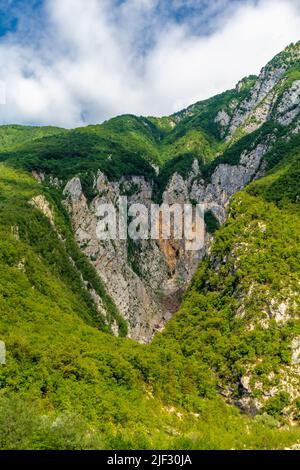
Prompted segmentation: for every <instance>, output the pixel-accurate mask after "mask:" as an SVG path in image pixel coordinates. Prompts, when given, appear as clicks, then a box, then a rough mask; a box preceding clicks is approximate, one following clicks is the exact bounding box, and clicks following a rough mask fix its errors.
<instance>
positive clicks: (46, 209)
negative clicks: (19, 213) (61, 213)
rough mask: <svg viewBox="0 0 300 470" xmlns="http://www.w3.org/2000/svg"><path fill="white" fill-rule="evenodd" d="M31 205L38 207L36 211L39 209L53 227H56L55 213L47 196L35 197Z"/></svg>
mask: <svg viewBox="0 0 300 470" xmlns="http://www.w3.org/2000/svg"><path fill="white" fill-rule="evenodd" d="M30 204H31V205H32V206H34V207H36V209H39V210H40V211H41V212H42V213H43V214H44V215H45V216H46V217H47V219H48V220H49V222H50V223H51V225H54V217H53V212H52V210H51V208H50V205H49V202H48V201H47V199H46V198H45V196H43V195H42V194H41V195H39V196H35V197H33V198H32V199H31V201H30Z"/></svg>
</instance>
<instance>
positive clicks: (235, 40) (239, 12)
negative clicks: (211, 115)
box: [0, 0, 300, 127]
mask: <svg viewBox="0 0 300 470" xmlns="http://www.w3.org/2000/svg"><path fill="white" fill-rule="evenodd" d="M176 1H177V2H180V1H181V0H176ZM197 1H199V0H195V2H194V3H195V4H196V3H197ZM113 3H114V0H89V1H88V2H86V0H48V1H47V10H46V12H47V17H48V21H47V25H48V26H47V28H46V29H45V30H44V31H39V35H38V34H33V37H34V36H36V40H35V41H33V42H32V43H31V45H30V46H29V45H24V41H22V39H23V38H20V36H19V35H18V34H17V33H16V35H10V36H8V37H7V38H4V39H3V40H2V41H0V80H3V81H5V82H6V99H7V101H6V103H7V104H6V105H5V106H4V105H2V106H0V119H1V121H2V122H5V123H11V122H16V123H38V124H55V125H60V126H66V127H73V126H79V125H82V124H84V123H91V122H93V123H96V122H101V121H102V120H103V119H106V118H109V117H112V116H114V115H116V114H121V113H134V114H143V115H165V114H171V113H172V112H174V111H176V110H178V109H181V108H182V107H185V106H187V105H189V104H191V103H193V102H195V101H198V100H200V99H204V98H208V97H209V96H212V95H214V94H216V93H219V92H222V91H224V90H225V89H228V88H232V87H233V86H234V85H235V84H236V82H237V81H238V80H240V79H241V78H242V77H244V76H246V75H249V74H252V73H258V72H259V70H260V69H261V67H262V66H263V65H265V63H266V62H267V61H268V60H270V59H271V58H272V57H273V56H274V55H275V54H276V53H278V52H280V50H282V49H283V48H284V47H285V46H286V45H288V44H289V43H290V42H292V41H297V40H298V39H299V30H300V11H299V8H298V7H299V1H298V0H297V1H296V0H260V1H259V2H258V3H257V4H256V5H255V4H254V3H253V1H251V0H249V1H246V0H245V1H243V2H241V1H240V2H229V1H228V0H215V2H209V3H210V8H211V11H214V9H213V7H214V6H215V7H217V6H218V5H217V4H219V6H220V5H221V6H222V8H223V14H221V15H220V12H219V14H218V15H217V17H216V18H215V20H214V21H215V22H216V23H215V25H214V26H216V25H217V28H215V29H214V30H213V32H212V34H210V35H206V36H203V35H202V36H201V35H199V34H197V33H198V31H197V28H196V26H195V25H196V24H197V21H196V20H197V18H196V17H194V18H193V19H192V20H189V21H187V22H185V23H184V22H183V23H176V22H175V21H174V20H172V18H169V20H168V21H166V15H160V16H159V15H158V14H157V7H158V6H159V3H160V2H159V0H126V1H124V2H123V4H122V5H121V7H117V6H113ZM189 3H190V4H193V2H192V0H189ZM213 3H214V4H215V5H212V4H213ZM230 3H231V4H233V3H234V4H235V9H234V10H233V9H232V8H230V9H228V8H226V5H227V6H228V5H229V4H230ZM231 6H232V5H231ZM195 11H196V10H195ZM195 15H196V13H195ZM206 17H207V11H206Z"/></svg>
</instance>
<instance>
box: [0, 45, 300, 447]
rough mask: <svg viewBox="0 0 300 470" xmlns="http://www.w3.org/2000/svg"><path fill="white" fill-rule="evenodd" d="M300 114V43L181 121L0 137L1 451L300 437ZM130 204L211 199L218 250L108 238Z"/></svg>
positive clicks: (258, 443) (138, 120)
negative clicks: (110, 225)
mask: <svg viewBox="0 0 300 470" xmlns="http://www.w3.org/2000/svg"><path fill="white" fill-rule="evenodd" d="M299 111H300V43H297V44H292V45H290V46H289V47H288V48H286V49H285V50H284V51H283V52H282V53H280V54H279V55H278V56H276V57H275V58H274V59H273V60H272V61H271V62H270V63H269V64H267V66H266V67H265V68H264V69H263V70H262V71H261V73H260V75H259V76H258V77H256V76H250V77H247V78H245V79H243V80H241V81H240V82H239V83H238V85H237V87H236V88H235V89H234V90H230V91H227V92H225V93H223V94H221V95H218V96H216V97H213V98H211V99H209V100H206V101H204V102H199V103H196V104H194V105H192V106H190V107H189V108H187V109H185V110H183V111H181V112H179V113H176V114H174V115H172V116H169V117H164V118H152V117H147V118H144V117H136V116H132V115H125V116H119V117H116V118H114V119H112V120H110V121H107V122H105V123H103V124H102V125H97V126H88V127H85V128H81V129H75V130H65V129H58V128H52V127H47V128H39V127H37V128H30V127H22V126H2V127H0V214H1V216H0V231H1V239H0V240H1V241H0V244H1V250H0V269H1V277H0V284H1V289H0V293H1V296H0V311H1V318H0V340H2V341H4V342H5V345H6V351H7V360H6V365H0V388H1V391H0V403H1V407H0V423H1V426H0V447H2V448H15V447H17V448H58V449H60V448H120V449H125V448H126V449H127V448H245V447H247V448H284V447H293V446H294V447H295V446H297V445H298V442H299V439H300V437H299V428H298V424H297V422H298V419H299V416H300V415H299V410H300V379H299V377H300V369H299V367H300V365H299V364H300V356H299V354H300V327H299V325H300V324H299V313H298V312H299V303H300V272H299V265H300V264H299V259H300V240H299V233H300V231H299V227H300V213H299V201H300V184H299V181H300V179H299V174H298V173H299V159H300V140H299V129H300V118H299ZM120 195H126V196H127V197H128V201H129V203H134V202H140V203H143V204H145V205H146V206H147V207H149V206H150V205H151V204H152V203H161V202H166V203H169V204H173V203H178V204H180V205H184V204H185V203H188V202H190V203H192V204H196V203H205V207H206V214H205V221H206V226H207V235H206V240H205V245H204V247H203V249H202V250H200V251H196V252H189V251H186V250H185V249H184V244H183V242H180V241H178V240H174V239H172V238H171V239H170V240H161V239H159V240H142V241H133V240H130V239H128V240H127V241H126V240H107V241H100V240H98V239H97V237H96V234H95V227H96V224H97V220H98V218H97V208H98V207H99V204H103V203H113V204H115V205H116V207H117V201H118V197H119V196H120ZM31 402H32V403H31ZM71 423H72V424H71ZM73 423H75V424H73ZM245 427H247V429H248V433H244V429H245Z"/></svg>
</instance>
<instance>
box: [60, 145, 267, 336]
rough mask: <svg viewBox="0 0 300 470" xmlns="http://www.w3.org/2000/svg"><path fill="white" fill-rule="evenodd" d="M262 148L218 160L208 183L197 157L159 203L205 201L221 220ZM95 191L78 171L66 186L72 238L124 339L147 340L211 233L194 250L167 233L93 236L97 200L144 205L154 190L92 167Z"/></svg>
mask: <svg viewBox="0 0 300 470" xmlns="http://www.w3.org/2000/svg"><path fill="white" fill-rule="evenodd" d="M268 149H269V146H268V143H265V144H259V145H257V147H255V148H254V149H253V150H251V151H249V152H244V153H243V154H242V155H241V159H240V163H239V165H225V164H221V165H218V166H217V168H216V169H215V171H214V172H213V174H212V175H211V178H210V181H207V180H205V179H204V178H203V177H202V174H201V171H200V170H199V166H198V161H197V160H195V161H194V164H193V166H192V168H191V171H190V172H189V174H188V176H187V177H186V178H183V177H182V176H181V175H179V174H178V173H174V174H173V176H172V177H171V178H170V181H169V183H168V185H167V187H166V190H165V191H164V193H163V198H162V199H163V201H162V202H164V203H167V204H170V205H171V204H180V205H183V204H185V203H190V202H191V201H193V203H195V202H197V203H201V204H205V207H206V208H207V210H211V211H212V212H213V213H214V214H215V216H216V218H217V219H218V220H219V222H220V223H223V222H224V221H225V218H226V208H227V204H228V202H229V200H230V197H231V196H232V195H233V194H234V193H236V192H237V191H239V190H241V189H242V188H243V187H244V186H245V185H246V184H248V183H249V182H250V181H251V180H252V179H253V178H254V177H255V175H256V174H257V172H258V169H259V167H260V164H261V161H262V158H263V156H264V154H265V153H266V152H267V151H268ZM93 189H94V191H95V192H96V194H97V195H96V196H95V197H94V199H93V200H92V201H90V202H88V201H87V198H86V197H85V195H84V193H83V190H82V185H81V181H80V179H79V178H78V177H75V178H73V179H71V180H70V181H69V182H68V184H67V185H66V186H65V189H64V197H65V205H66V207H67V208H68V211H69V213H70V214H71V218H72V224H73V228H74V233H75V237H76V240H77V242H78V244H79V246H80V247H81V249H82V251H83V252H84V253H85V255H86V256H87V257H88V258H89V259H90V261H91V262H92V263H93V265H94V267H95V268H96V270H97V272H98V274H99V276H100V277H101V279H102V280H103V282H104V283H105V286H106V288H107V291H108V293H109V294H110V295H111V297H112V298H113V300H114V301H115V303H116V305H117V307H118V308H119V311H120V313H121V314H122V315H123V317H124V318H125V319H126V320H127V322H128V335H129V337H131V338H133V339H136V340H138V341H141V342H148V341H150V340H151V338H152V336H153V334H154V333H155V332H156V331H157V330H160V329H161V328H163V327H164V325H165V324H166V322H167V321H168V320H169V319H170V318H171V316H172V314H173V313H174V312H176V310H177V309H178V307H179V304H180V300H181V297H182V293H183V292H184V290H185V289H186V288H187V286H188V284H189V282H190V281H191V279H192V276H193V275H194V273H195V271H196V269H197V266H198V264H199V261H200V260H201V259H203V257H204V255H205V254H206V253H207V250H208V247H209V245H210V242H211V238H212V237H211V236H210V235H209V234H208V233H207V234H206V237H205V246H204V248H203V249H201V250H199V251H188V250H186V249H185V242H184V240H182V241H180V240H179V241H178V240H174V239H172V238H171V239H170V240H162V239H159V240H141V241H136V242H135V241H132V240H119V239H116V240H105V241H102V240H99V239H98V238H97V235H96V227H97V223H98V221H99V218H98V216H97V213H98V210H97V209H98V207H99V205H100V204H108V203H112V204H114V205H115V207H116V210H118V201H119V196H122V195H125V194H127V195H128V205H131V204H132V203H137V202H138V203H141V204H144V205H145V206H147V207H150V205H151V204H153V203H154V200H153V199H154V198H153V190H154V188H153V185H152V184H151V183H149V182H147V181H145V179H144V178H143V177H136V176H132V177H131V178H126V179H125V178H122V179H121V180H120V181H109V180H108V179H107V177H106V176H105V175H104V174H103V173H101V172H98V174H97V176H96V178H95V183H94V188H93ZM115 332H116V333H117V331H115Z"/></svg>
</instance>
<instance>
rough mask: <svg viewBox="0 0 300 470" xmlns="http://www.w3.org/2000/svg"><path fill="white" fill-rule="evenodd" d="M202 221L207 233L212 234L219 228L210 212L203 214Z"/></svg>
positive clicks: (216, 220)
mask: <svg viewBox="0 0 300 470" xmlns="http://www.w3.org/2000/svg"><path fill="white" fill-rule="evenodd" d="M204 221H205V225H206V230H207V231H208V233H211V234H214V233H215V232H216V230H218V228H219V227H220V224H219V221H218V219H217V218H216V216H215V215H214V213H213V212H212V211H206V212H205V214H204Z"/></svg>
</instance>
